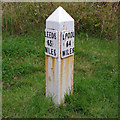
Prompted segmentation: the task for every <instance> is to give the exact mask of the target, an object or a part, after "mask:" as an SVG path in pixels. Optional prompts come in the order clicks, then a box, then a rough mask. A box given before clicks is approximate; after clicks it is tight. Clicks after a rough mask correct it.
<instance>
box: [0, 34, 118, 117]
mask: <svg viewBox="0 0 120 120" xmlns="http://www.w3.org/2000/svg"><path fill="white" fill-rule="evenodd" d="M117 47H118V46H117V42H116V41H108V40H106V39H104V40H103V39H99V38H93V37H89V35H88V34H84V33H82V34H80V35H76V38H75V56H74V57H75V61H74V82H73V83H74V84H73V85H74V86H73V88H74V89H73V90H74V91H73V94H72V95H70V96H68V95H66V96H65V103H64V104H61V105H60V106H55V105H54V103H53V102H52V98H50V99H48V98H46V96H45V86H46V81H45V54H44V35H43V34H40V32H33V33H32V34H25V35H20V36H15V35H14V36H8V35H7V34H6V35H4V36H3V51H2V52H3V75H2V76H3V79H2V82H3V91H2V93H3V103H2V104H3V112H2V113H3V118H9V117H13V118H93V117H94V118H117V117H118V65H117V62H118V53H117V52H118V48H117ZM9 51H10V52H9Z"/></svg>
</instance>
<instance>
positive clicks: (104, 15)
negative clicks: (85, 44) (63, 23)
mask: <svg viewBox="0 0 120 120" xmlns="http://www.w3.org/2000/svg"><path fill="white" fill-rule="evenodd" d="M59 5H60V6H62V7H63V8H64V9H65V10H66V11H67V12H68V13H69V14H70V15H71V16H72V17H73V18H74V20H75V30H76V32H77V33H80V32H87V33H91V34H92V35H99V36H100V37H102V36H103V37H107V38H109V39H113V38H114V39H117V38H118V35H117V34H118V3H106V2H100V3H97V2H96V3H86V2H84V3H83V2H79V3H74V2H73V3H67V2H66V3H65V2H64V3H52V2H46V3H44V2H42V3H40V2H33V3H30V2H27V3H22V2H19V3H9V2H8V3H3V4H2V9H3V24H2V25H3V26H2V28H3V31H9V33H10V34H22V33H29V32H32V31H35V30H40V31H44V29H45V20H46V18H47V17H48V16H49V15H50V14H51V13H52V12H53V11H54V10H55V9H56V8H57V7H58V6H59Z"/></svg>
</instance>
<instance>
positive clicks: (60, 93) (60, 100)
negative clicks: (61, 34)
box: [60, 59, 63, 103]
mask: <svg viewBox="0 0 120 120" xmlns="http://www.w3.org/2000/svg"><path fill="white" fill-rule="evenodd" d="M62 73H63V59H61V73H60V103H61V102H62Z"/></svg>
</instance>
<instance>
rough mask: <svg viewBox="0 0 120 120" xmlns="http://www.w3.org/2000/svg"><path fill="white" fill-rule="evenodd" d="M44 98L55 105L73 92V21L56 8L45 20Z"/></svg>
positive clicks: (59, 8)
mask: <svg viewBox="0 0 120 120" xmlns="http://www.w3.org/2000/svg"><path fill="white" fill-rule="evenodd" d="M45 55H46V96H52V98H53V101H54V103H55V104H61V103H63V102H64V95H65V94H70V92H71V93H72V91H73V63H74V19H73V18H72V17H71V16H70V15H69V14H68V13H67V12H66V11H65V10H64V9H63V8H62V7H58V8H57V9H56V10H55V11H54V12H53V13H52V14H51V15H50V16H49V17H48V18H47V20H46V29H45Z"/></svg>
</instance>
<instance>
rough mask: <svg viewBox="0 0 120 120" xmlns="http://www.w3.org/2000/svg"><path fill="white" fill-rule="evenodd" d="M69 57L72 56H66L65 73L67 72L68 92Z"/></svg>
mask: <svg viewBox="0 0 120 120" xmlns="http://www.w3.org/2000/svg"><path fill="white" fill-rule="evenodd" d="M69 58H70V57H67V58H65V59H64V60H65V73H66V77H65V81H66V93H67V92H68V79H69V65H70V63H69Z"/></svg>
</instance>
